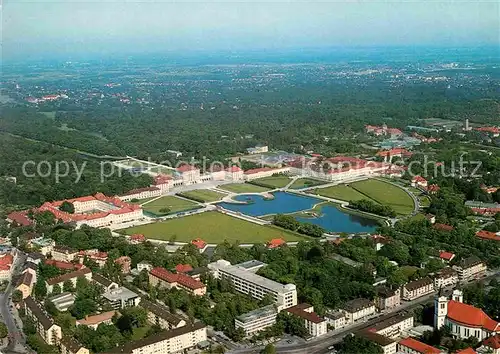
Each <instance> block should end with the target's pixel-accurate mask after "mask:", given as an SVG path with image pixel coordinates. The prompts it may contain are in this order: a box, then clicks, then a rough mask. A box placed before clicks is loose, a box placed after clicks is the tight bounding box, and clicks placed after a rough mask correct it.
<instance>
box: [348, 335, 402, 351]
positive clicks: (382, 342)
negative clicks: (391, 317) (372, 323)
mask: <svg viewBox="0 0 500 354" xmlns="http://www.w3.org/2000/svg"><path fill="white" fill-rule="evenodd" d="M356 336H358V337H361V338H364V339H366V340H369V341H370V342H372V343H374V344H376V345H378V346H379V347H380V348H382V352H383V354H396V353H397V344H398V343H397V342H396V341H395V340H393V339H390V338H387V337H385V336H383V335H380V334H378V333H375V332H370V331H360V332H357V333H356Z"/></svg>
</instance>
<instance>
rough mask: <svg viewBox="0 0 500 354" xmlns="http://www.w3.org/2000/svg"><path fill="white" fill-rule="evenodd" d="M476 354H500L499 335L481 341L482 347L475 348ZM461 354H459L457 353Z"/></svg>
mask: <svg viewBox="0 0 500 354" xmlns="http://www.w3.org/2000/svg"><path fill="white" fill-rule="evenodd" d="M477 352H478V353H490V354H500V334H496V335H494V336H491V337H490V338H487V339H485V340H483V343H482V346H481V347H480V348H477ZM474 353H475V352H474ZM474 353H470V352H469V353H464V354H474ZM457 354H461V353H457Z"/></svg>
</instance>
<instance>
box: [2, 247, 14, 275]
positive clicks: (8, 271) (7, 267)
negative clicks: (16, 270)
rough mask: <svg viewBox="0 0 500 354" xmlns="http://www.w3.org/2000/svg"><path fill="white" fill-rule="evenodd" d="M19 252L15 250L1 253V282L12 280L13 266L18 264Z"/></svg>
mask: <svg viewBox="0 0 500 354" xmlns="http://www.w3.org/2000/svg"><path fill="white" fill-rule="evenodd" d="M16 259H17V251H16V249H15V248H13V249H8V250H6V251H5V252H2V253H0V281H5V280H10V278H11V275H12V266H13V265H14V263H15V262H16Z"/></svg>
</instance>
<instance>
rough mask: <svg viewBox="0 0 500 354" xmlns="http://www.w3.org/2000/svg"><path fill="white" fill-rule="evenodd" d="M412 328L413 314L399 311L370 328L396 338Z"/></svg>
mask: <svg viewBox="0 0 500 354" xmlns="http://www.w3.org/2000/svg"><path fill="white" fill-rule="evenodd" d="M412 328H413V315H411V314H409V313H399V314H396V315H394V316H391V317H389V318H387V319H385V320H383V321H380V322H377V323H375V324H374V325H373V326H371V327H370V329H369V330H370V331H371V332H375V333H377V334H380V335H382V336H384V337H388V338H392V339H395V338H397V337H400V336H401V335H402V334H404V333H405V332H406V331H408V330H410V329H412Z"/></svg>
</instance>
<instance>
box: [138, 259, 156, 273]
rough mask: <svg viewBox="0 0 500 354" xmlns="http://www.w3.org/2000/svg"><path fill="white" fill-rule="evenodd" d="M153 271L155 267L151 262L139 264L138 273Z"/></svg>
mask: <svg viewBox="0 0 500 354" xmlns="http://www.w3.org/2000/svg"><path fill="white" fill-rule="evenodd" d="M151 269H153V265H152V264H151V263H149V262H145V261H142V262H139V263H137V271H138V272H142V271H143V270H146V271H148V272H149V271H151Z"/></svg>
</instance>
